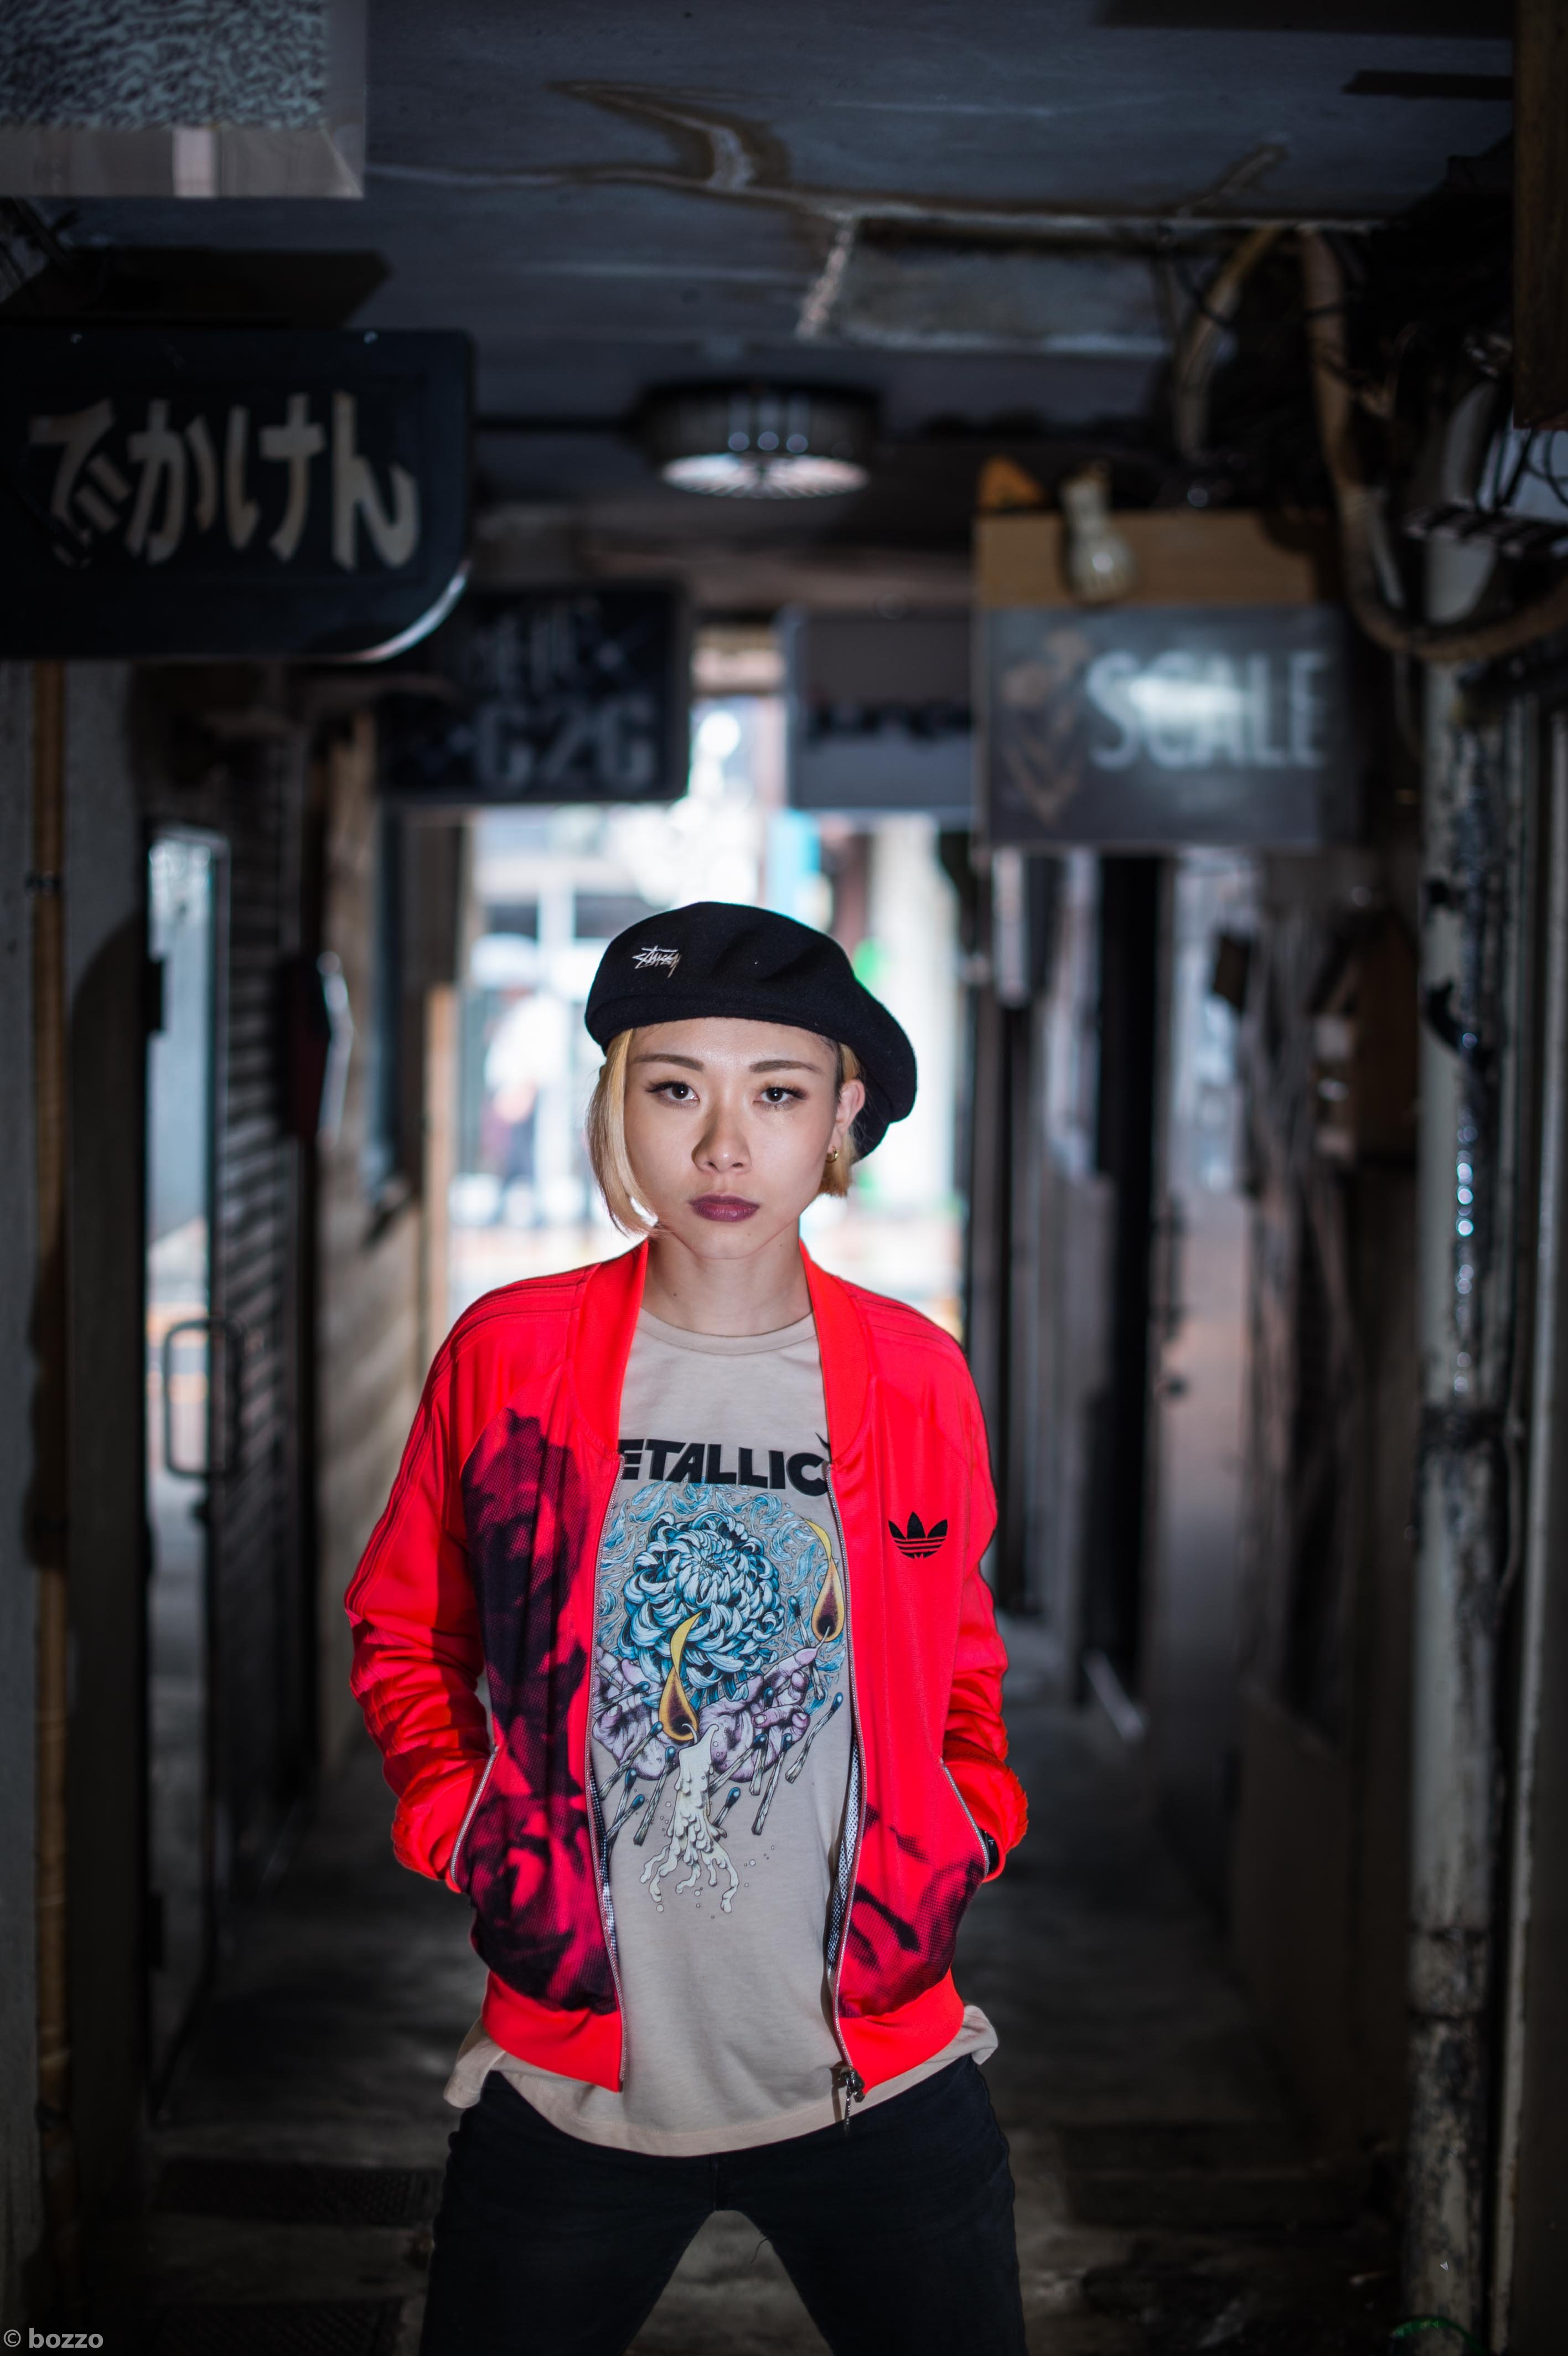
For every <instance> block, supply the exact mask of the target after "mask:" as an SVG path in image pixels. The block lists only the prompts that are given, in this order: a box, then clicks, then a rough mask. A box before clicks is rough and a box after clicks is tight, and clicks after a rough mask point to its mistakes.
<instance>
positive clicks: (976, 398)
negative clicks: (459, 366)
mask: <svg viewBox="0 0 1568 2356" xmlns="http://www.w3.org/2000/svg"><path fill="white" fill-rule="evenodd" d="M1504 16H1505V12H1504V11H1503V10H1502V9H1501V8H1500V7H1499V6H1498V5H1458V0H1447V4H1446V5H1445V4H1444V0H1425V5H1398V0H1362V4H1361V5H1338V4H1337V0H1304V5H1300V6H1297V7H1284V8H1279V7H1266V6H1259V5H1247V0H1210V5H1202V0H1177V5H1168V0H968V5H956V0H944V5H933V0H898V5H891V0H878V5H868V0H862V5H858V6H857V5H847V4H846V0H833V4H832V5H825V0H794V5H791V6H789V7H786V8H780V7H768V8H763V7H761V6H758V5H754V0H744V5H737V0H691V5H671V0H658V5H654V6H650V5H648V0H600V5H581V0H579V5H576V6H575V7H571V8H566V9H562V8H556V7H552V8H551V9H550V10H549V11H548V12H546V11H544V10H541V9H539V8H538V7H536V6H524V5H517V0H445V5H434V0H372V5H371V8H370V95H369V155H370V165H369V185H368V195H367V197H366V199H365V200H364V201H363V202H362V203H358V204H355V203H343V202H338V203H332V202H325V201H316V202H300V203H287V202H277V201H256V202H249V203H240V202H236V203H229V204H211V203H209V204H206V205H193V204H189V203H187V204H174V203H162V202H160V203H153V202H130V201H120V202H111V201H91V202H82V203H80V204H78V205H76V206H75V207H73V208H72V209H71V211H72V214H73V217H74V218H73V225H72V228H71V230H70V232H69V233H70V235H71V236H72V238H73V239H75V240H78V241H80V240H91V241H108V242H110V243H112V244H114V245H132V246H138V247H143V248H145V247H148V246H158V245H176V244H177V245H180V246H185V247H189V246H191V245H193V244H196V243H197V242H201V243H205V244H208V245H216V246H220V247H230V248H236V249H247V250H255V249H258V248H273V249H278V250H282V251H286V252H293V253H299V252H302V251H315V252H336V253H343V252H345V251H347V250H350V249H353V250H359V251H368V252H373V253H374V254H376V255H379V257H380V258H381V260H382V261H383V262H384V263H385V264H386V268H387V275H386V277H385V279H384V280H383V282H382V283H381V284H380V285H379V288H377V290H376V291H375V292H373V293H372V294H371V295H369V296H368V300H365V301H364V302H363V303H362V304H361V305H359V307H358V308H357V312H356V313H355V316H356V318H357V323H359V324H362V325H367V326H372V325H373V326H378V327H462V328H464V329H466V330H467V331H468V333H469V334H470V335H471V336H472V337H474V339H475V347H476V350H477V359H478V398H479V407H480V412H481V416H482V419H485V420H488V421H490V424H489V426H488V427H487V429H486V430H485V432H483V433H482V435H481V439H480V444H479V455H480V467H481V477H482V483H483V485H484V487H485V494H486V496H487V497H488V498H490V499H491V500H492V501H494V500H507V501H512V502H521V503H524V504H525V505H532V506H535V507H546V508H548V507H549V506H551V505H552V504H553V505H557V506H560V505H566V506H569V507H574V508H581V507H582V506H583V504H584V503H586V504H587V506H588V507H589V508H591V509H592V510H593V512H594V514H595V515H596V517H597V519H598V521H599V526H600V528H601V529H602V530H603V529H609V530H612V531H613V530H614V529H616V523H615V519H616V518H617V517H618V518H620V519H621V527H622V528H624V530H628V531H635V530H644V531H653V532H657V531H658V530H668V531H671V532H676V533H678V531H679V530H680V529H681V528H682V519H685V518H688V516H690V514H691V512H692V511H693V510H695V509H698V508H699V507H700V508H701V509H703V515H702V519H701V527H700V528H701V529H702V530H704V531H706V532H707V533H709V535H710V536H711V535H712V534H714V533H718V534H719V535H720V538H723V537H726V536H731V535H737V534H738V535H740V536H741V538H744V537H746V536H747V535H748V534H750V535H751V536H752V537H755V535H756V533H757V531H758V530H759V529H761V528H763V524H764V520H765V521H766V528H767V529H768V530H777V529H780V528H785V529H793V530H810V531H819V530H822V529H824V528H829V527H827V519H826V517H822V518H816V519H811V520H809V521H808V520H807V519H805V518H797V519H791V522H790V524H789V525H788V526H787V527H784V526H781V520H780V519H777V518H774V519H761V518H759V517H758V516H757V514H756V511H755V509H754V507H753V508H752V509H751V510H750V511H749V513H746V514H736V513H735V512H734V510H733V509H731V510H730V512H729V513H728V514H727V515H726V516H725V517H724V518H723V519H719V518H718V517H717V516H716V515H715V514H714V513H713V503H711V502H699V501H695V500H693V499H690V498H686V497H684V496H683V495H681V494H678V493H675V492H669V491H666V490H665V489H664V488H663V487H662V486H660V485H658V484H657V483H656V481H655V479H654V477H652V476H651V474H650V472H649V471H648V469H647V468H646V466H645V464H644V462H643V461H642V459H641V457H640V455H638V453H637V452H636V450H635V447H634V446H633V445H631V444H628V443H627V442H625V441H624V440H623V439H620V438H617V436H616V435H615V434H614V433H613V432H606V431H603V428H605V427H613V426H614V424H615V423H617V422H618V421H620V420H622V419H624V417H625V416H626V414H627V413H628V412H630V411H631V410H632V409H633V408H634V406H635V403H636V402H637V400H638V399H639V397H640V396H641V395H642V394H643V393H644V392H645V391H646V390H647V388H648V387H650V386H652V385H656V384H658V383H661V382H669V381H672V380H691V379H728V378H733V377H737V376H742V377H760V376H767V377H769V378H773V379H783V380H792V381H804V382H810V381H813V380H816V381H836V382H840V383H847V384H852V385H856V386H859V387H863V388H865V389H866V390H867V391H869V392H872V393H874V394H875V395H877V396H878V398H879V400H880V403H881V409H882V417H883V426H884V434H885V437H886V441H887V444H889V445H890V456H889V462H888V463H889V466H891V470H892V471H891V475H890V476H889V477H887V478H886V481H885V482H884V485H883V489H884V498H883V504H884V506H885V505H887V504H888V498H890V497H891V500H892V505H893V506H894V507H897V506H899V505H900V504H901V502H902V503H903V504H906V505H907V503H908V500H909V499H910V498H913V499H915V500H916V503H917V504H918V502H919V500H920V498H924V499H925V501H926V504H927V506H928V508H930V509H931V510H932V512H931V514H930V517H929V519H928V522H929V528H928V529H927V530H926V533H925V536H926V538H927V539H928V540H932V541H941V540H945V539H947V537H948V536H949V530H950V523H949V519H948V509H949V508H950V507H952V508H953V509H954V512H955V515H961V512H962V509H963V506H964V503H965V499H966V498H967V493H968V487H969V485H970V483H971V482H972V477H973V465H972V463H971V464H970V466H969V468H968V473H967V475H966V476H965V477H964V479H963V481H962V482H961V483H957V485H956V487H955V485H954V483H950V482H949V480H948V477H949V475H951V474H952V472H953V469H952V468H951V466H949V467H948V469H947V472H946V473H944V472H943V469H942V467H941V466H938V467H937V468H936V471H935V474H934V475H933V476H932V477H931V478H930V481H929V484H928V487H927V489H926V491H925V492H923V493H922V492H919V491H918V490H916V489H912V488H910V487H909V486H908V485H907V484H906V485H905V488H904V489H903V490H900V489H898V488H897V485H898V483H899V482H900V481H901V479H902V478H901V477H899V475H898V466H897V463H896V457H897V451H898V449H899V448H900V447H907V446H908V445H909V444H912V443H916V442H919V441H920V439H921V438H922V437H930V436H931V435H932V434H933V429H937V430H938V432H939V433H940V434H941V435H942V436H943V437H944V441H943V446H944V448H947V449H951V448H952V447H953V445H954V443H955V436H960V435H961V434H963V433H965V432H967V433H969V434H976V433H978V434H981V435H982V436H983V435H984V434H985V432H986V430H987V427H990V428H993V429H996V428H997V421H1000V429H999V430H1001V431H1002V432H1003V433H1005V434H1009V435H1011V436H1012V437H1013V438H1014V439H1017V438H1018V437H1019V436H1020V435H1022V436H1024V438H1025V439H1027V436H1028V434H1029V432H1030V431H1033V432H1035V433H1037V434H1040V436H1042V437H1043V436H1050V435H1052V434H1060V433H1061V432H1063V431H1070V430H1071V429H1073V428H1083V427H1091V428H1094V429H1096V430H1098V429H1104V428H1107V427H1108V428H1109V429H1110V430H1112V431H1113V432H1115V430H1117V428H1118V427H1120V428H1121V429H1122V430H1130V429H1132V428H1133V427H1135V426H1136V421H1137V420H1138V419H1139V418H1141V417H1143V416H1145V415H1147V412H1148V410H1149V407H1150V404H1151V402H1152V401H1153V400H1154V398H1155V389H1156V387H1157V382H1158V380H1159V377H1160V374H1161V370H1162V368H1163V366H1164V363H1165V361H1166V359H1167V356H1168V346H1169V337H1170V334H1171V331H1172V327H1173V325H1174V324H1176V323H1177V320H1178V316H1179V311H1180V309H1181V308H1182V307H1183V306H1184V305H1185V302H1186V300H1187V299H1188V296H1189V294H1190V289H1191V286H1192V284H1194V283H1195V282H1196V281H1197V280H1200V278H1201V276H1202V274H1203V273H1204V271H1205V269H1206V268H1207V266H1208V264H1207V259H1206V255H1207V252H1211V251H1213V250H1214V249H1215V247H1216V245H1217V244H1218V245H1221V246H1222V245H1224V244H1226V243H1228V242H1231V241H1232V235H1233V233H1222V232H1223V225H1225V224H1229V223H1238V222H1242V221H1255V220H1268V219H1284V218H1290V219H1302V218H1309V219H1310V218H1317V219H1325V220H1340V221H1360V220H1371V219H1374V218H1378V217H1384V216H1387V215H1388V214H1390V213H1393V212H1397V211H1400V210H1402V209H1404V208H1406V207H1408V206H1410V205H1411V204H1412V203H1413V202H1414V201H1415V200H1416V199H1418V198H1420V197H1422V196H1423V195H1424V193H1425V192H1427V191H1429V190H1431V189H1432V188H1434V187H1436V186H1437V185H1439V184H1440V183H1441V182H1442V181H1443V179H1444V177H1445V171H1446V169H1447V166H1448V162H1449V159H1450V158H1451V157H1453V156H1456V155H1457V156H1474V155H1480V154H1482V153H1484V152H1485V151H1486V150H1488V149H1489V148H1492V147H1494V146H1495V145H1497V143H1499V141H1500V140H1502V139H1504V138H1505V137H1506V135H1507V133H1508V131H1509V120H1510V107H1509V99H1508V94H1507V80H1506V78H1507V76H1508V74H1509V44H1508V42H1507V40H1506V39H1504V38H1499V37H1497V28H1498V26H1499V19H1501V18H1504ZM1414 27H1422V28H1424V29H1419V30H1418V29H1413V28H1414ZM1351 85H1354V86H1355V87H1350V86H1351ZM54 210H55V212H56V216H57V218H59V214H60V211H61V210H62V209H59V208H57V209H54ZM1063 216H1073V217H1080V218H1078V219H1077V220H1064V219H1063V218H1062V217H1063ZM1082 217H1089V218H1088V219H1087V220H1084V219H1083V218H1082ZM1107 221H1108V222H1110V223H1111V224H1112V225H1113V226H1112V227H1111V229H1110V230H1109V231H1107V230H1106V228H1105V227H1104V223H1105V222H1107ZM1162 224H1163V226H1161V225H1162ZM1161 251H1170V252H1174V253H1175V254H1176V257H1177V260H1176V263H1175V265H1174V266H1171V265H1167V264H1162V263H1161V262H1159V261H1158V260H1157V255H1158V253H1159V252H1161ZM302 284H303V280H302ZM1184 290H1185V291H1184ZM1031 421H1032V423H1031ZM905 472H906V475H907V473H908V469H907V467H906V470H905ZM890 486H891V489H890ZM875 489H876V486H874V487H873V491H874V492H875ZM837 504H838V506H839V509H840V513H839V518H838V519H837V521H835V522H834V523H833V524H832V525H831V527H830V529H831V530H833V531H835V532H836V533H839V534H842V533H843V532H844V531H845V530H850V532H851V534H852V536H854V537H858V538H859V539H860V540H862V541H865V540H867V539H886V538H888V537H889V536H890V533H891V536H892V537H893V538H895V539H896V538H897V537H899V536H900V535H899V534H898V532H897V531H896V530H893V528H892V526H891V524H888V525H886V526H885V527H884V526H883V525H881V524H876V523H874V522H873V519H872V518H871V516H870V515H869V514H868V511H867V510H866V509H865V508H864V505H863V503H860V502H848V503H837ZM874 504H875V502H874V499H873V506H874ZM855 507H859V509H860V517H859V522H858V523H857V522H852V521H851V519H849V518H848V516H847V515H846V514H845V512H844V510H845V509H848V508H855ZM937 511H940V517H941V520H940V523H939V522H938V513H937ZM693 528H696V527H695V526H694V527H693ZM904 536H905V537H908V536H910V535H909V533H908V532H906V533H905V534H904ZM914 536H915V537H917V538H918V537H920V533H919V531H916V532H915V533H914Z"/></svg>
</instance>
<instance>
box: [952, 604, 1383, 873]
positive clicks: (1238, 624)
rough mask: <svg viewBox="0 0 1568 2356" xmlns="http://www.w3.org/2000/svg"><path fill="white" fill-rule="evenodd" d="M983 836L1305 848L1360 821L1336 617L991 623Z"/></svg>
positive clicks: (1220, 612)
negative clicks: (1357, 811)
mask: <svg viewBox="0 0 1568 2356" xmlns="http://www.w3.org/2000/svg"><path fill="white" fill-rule="evenodd" d="M981 646H982V662H981V669H982V694H983V742H984V751H983V755H982V759H981V764H980V776H981V794H982V809H981V812H980V819H981V824H982V826H983V829H984V831H985V833H986V836H987V840H988V841H990V842H991V843H992V844H993V845H997V846H1004V845H1006V846H1014V847H1017V848H1019V849H1049V848H1051V847H1053V846H1057V845H1066V844H1082V845H1085V846H1091V847H1097V848H1102V849H1120V848H1125V849H1133V848H1145V849H1159V848H1162V847H1164V846H1167V845H1170V846H1176V845H1181V844H1201V843H1213V844H1223V845H1227V846H1236V847H1244V846H1247V845H1259V846H1262V845H1274V846H1276V847H1278V848H1282V849H1290V848H1297V849H1306V848H1310V847H1312V846H1314V845H1317V844H1321V843H1328V842H1336V841H1345V840H1346V839H1348V837H1349V835H1350V833H1351V831H1352V830H1353V826H1354V822H1355V816H1356V805H1357V799H1358V797H1357V792H1356V779H1355V754H1354V744H1353V734H1352V728H1351V682H1350V669H1349V664H1350V647H1349V628H1348V626H1347V623H1346V619H1345V616H1344V614H1343V611H1342V610H1341V608H1339V606H1337V605H1249V606H1217V605H1190V606H1176V605H1166V606H1142V607H1140V606H1119V607H1116V608H1114V609H1109V610H1106V611H1104V612H1099V613H1090V612H1083V611H1071V610H1067V609H1063V608H1061V607H1060V606H1058V607H1039V606H1027V607H1015V608H1005V609H1003V610H1000V611H993V612H991V613H988V614H987V615H986V616H985V617H984V621H983V623H982V626H981Z"/></svg>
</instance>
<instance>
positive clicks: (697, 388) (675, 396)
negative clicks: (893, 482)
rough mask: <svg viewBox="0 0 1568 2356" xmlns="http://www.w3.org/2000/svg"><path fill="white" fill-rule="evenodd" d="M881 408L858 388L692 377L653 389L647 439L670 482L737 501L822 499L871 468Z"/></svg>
mask: <svg viewBox="0 0 1568 2356" xmlns="http://www.w3.org/2000/svg"><path fill="white" fill-rule="evenodd" d="M873 424H874V412H873V410H872V407H871V404H870V402H869V401H867V400H865V399H864V398H863V397H862V396H861V395H860V394H859V393H853V392H813V391H805V390H803V389H802V388H801V387H799V386H770V385H757V384H751V385H694V386H689V387H686V388H683V389H677V390H676V391H670V392H661V393H656V394H654V396H653V397H652V398H651V400H650V401H649V402H648V403H647V405H646V407H645V410H644V412H643V422H642V440H643V443H644V445H645V448H646V450H647V453H648V455H649V457H650V458H651V459H652V461H653V463H654V465H655V466H656V467H657V468H658V470H659V473H660V474H661V475H662V476H663V477H664V479H665V481H666V482H667V483H672V484H673V485H674V486H675V487H676V489H677V490H681V491H701V492H704V493H706V494H707V495H708V496H709V497H710V498H730V499H820V498H835V497H841V496H842V495H843V493H845V492H846V491H858V490H859V489H860V488H861V487H862V486H863V485H864V483H865V482H866V480H867V477H868V476H869V471H870V469H869V455H870V447H871V435H872V428H873Z"/></svg>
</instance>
